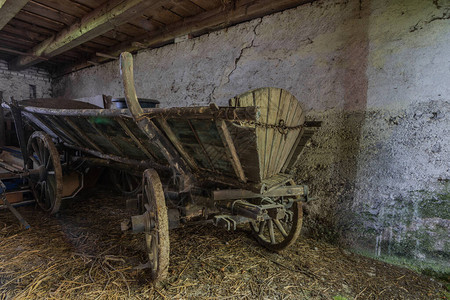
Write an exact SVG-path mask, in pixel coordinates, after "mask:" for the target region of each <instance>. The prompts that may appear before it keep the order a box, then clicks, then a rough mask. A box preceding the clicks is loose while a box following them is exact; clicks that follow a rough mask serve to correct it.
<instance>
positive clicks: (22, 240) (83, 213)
mask: <svg viewBox="0 0 450 300" xmlns="http://www.w3.org/2000/svg"><path fill="white" fill-rule="evenodd" d="M124 207H125V203H124V198H122V197H117V196H114V195H113V194H112V193H108V192H105V191H104V190H103V191H95V190H90V191H86V192H84V195H82V196H80V197H78V198H77V199H74V200H72V201H70V202H69V203H66V204H65V205H64V206H63V208H62V210H61V212H60V214H59V215H58V216H48V215H46V214H45V213H43V212H41V211H40V210H38V209H35V208H34V207H22V208H19V211H20V212H21V213H22V214H23V216H24V217H25V218H26V219H27V220H28V222H29V223H30V224H31V226H32V228H31V229H30V230H24V229H21V228H20V226H19V225H18V222H17V220H16V219H14V217H13V216H12V215H11V214H10V213H9V212H8V211H6V210H2V211H0V299H13V298H14V299H45V298H47V299H71V298H77V299H336V300H337V299H447V298H446V296H445V295H448V291H446V290H445V287H444V286H443V285H442V284H441V283H439V282H438V281H436V280H434V279H432V278H430V277H426V276H423V275H419V274H417V273H415V272H413V271H410V270H407V269H403V268H399V267H396V266H392V265H389V264H386V263H383V262H380V261H376V260H372V259H369V258H366V257H363V256H359V255H357V254H353V253H350V252H348V251H346V250H343V249H340V248H338V247H335V246H332V245H330V244H326V243H323V242H319V241H316V240H312V239H305V238H300V239H299V241H298V242H297V243H296V244H295V245H294V246H293V247H291V248H289V249H287V250H285V251H284V252H282V253H279V254H275V253H271V252H269V251H267V250H265V249H263V248H261V247H260V246H259V245H258V244H257V243H256V241H255V240H254V239H253V238H252V237H251V234H250V232H249V229H248V228H247V227H244V228H242V229H240V230H238V231H236V232H227V231H225V230H222V229H218V228H215V227H213V226H212V225H191V226H185V227H183V228H179V229H175V230H172V231H171V236H170V242H171V254H170V260H171V262H170V269H169V273H170V277H169V278H168V279H167V280H165V281H163V282H161V283H159V284H157V285H152V283H151V282H150V280H149V279H148V278H149V274H148V271H146V270H136V269H135V267H136V266H138V265H139V264H140V263H141V262H143V236H141V235H133V234H123V233H122V232H121V231H120V226H119V224H120V221H121V220H123V219H126V218H127V216H128V215H129V212H127V211H126V210H125V209H124Z"/></svg>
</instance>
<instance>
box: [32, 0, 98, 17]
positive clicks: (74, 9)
mask: <svg viewBox="0 0 450 300" xmlns="http://www.w3.org/2000/svg"><path fill="white" fill-rule="evenodd" d="M38 2H39V3H41V4H44V5H46V6H48V7H51V8H54V9H57V10H59V11H62V12H64V13H66V14H70V15H72V16H74V17H78V18H81V17H83V16H84V15H86V14H87V13H88V12H90V11H91V10H92V9H91V8H90V7H87V6H86V5H82V4H80V3H79V2H75V1H70V0H38Z"/></svg>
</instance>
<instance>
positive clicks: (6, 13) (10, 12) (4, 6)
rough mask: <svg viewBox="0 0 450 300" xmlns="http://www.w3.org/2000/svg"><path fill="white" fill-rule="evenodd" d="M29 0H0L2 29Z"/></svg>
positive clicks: (0, 28) (0, 26)
mask: <svg viewBox="0 0 450 300" xmlns="http://www.w3.org/2000/svg"><path fill="white" fill-rule="evenodd" d="M27 2H28V0H6V1H5V0H3V1H0V30H2V29H3V27H4V26H5V25H6V24H8V22H9V21H10V20H11V19H12V18H14V16H15V15H16V14H17V13H18V12H19V11H20V10H21V9H22V8H23V7H24V6H25V5H26V4H27Z"/></svg>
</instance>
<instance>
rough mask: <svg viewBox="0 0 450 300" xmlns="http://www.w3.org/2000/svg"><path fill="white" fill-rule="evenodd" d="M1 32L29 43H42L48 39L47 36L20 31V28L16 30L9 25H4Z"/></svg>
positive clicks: (24, 30)
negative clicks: (26, 40)
mask: <svg viewBox="0 0 450 300" xmlns="http://www.w3.org/2000/svg"><path fill="white" fill-rule="evenodd" d="M2 31H3V32H7V33H11V34H14V35H16V36H19V37H21V38H23V39H28V40H29V41H33V42H42V41H43V40H45V39H46V38H47V37H48V36H47V35H43V34H40V33H36V32H33V31H30V30H26V29H22V28H18V27H15V26H11V25H10V24H6V25H5V27H3V29H2Z"/></svg>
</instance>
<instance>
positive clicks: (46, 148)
mask: <svg viewBox="0 0 450 300" xmlns="http://www.w3.org/2000/svg"><path fill="white" fill-rule="evenodd" d="M27 152H28V159H27V163H26V167H27V169H28V170H31V169H33V170H39V173H37V174H32V175H30V176H29V183H30V186H31V189H32V191H33V194H34V197H35V199H36V201H37V203H38V204H39V206H40V207H41V208H42V209H43V210H45V211H47V212H49V213H50V214H54V213H56V212H58V210H59V207H60V206H61V198H62V192H63V176H62V169H61V162H60V160H59V153H58V150H56V147H55V144H53V141H52V139H51V138H50V136H49V135H48V134H46V133H45V132H43V131H35V132H34V133H33V134H32V135H31V136H30V138H29V140H28V145H27Z"/></svg>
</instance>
